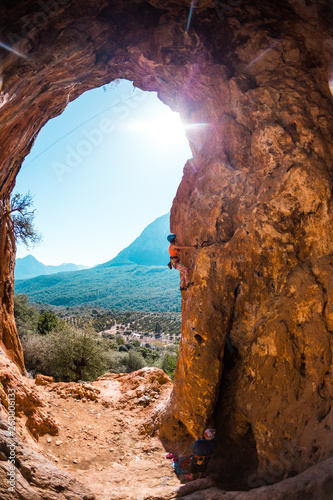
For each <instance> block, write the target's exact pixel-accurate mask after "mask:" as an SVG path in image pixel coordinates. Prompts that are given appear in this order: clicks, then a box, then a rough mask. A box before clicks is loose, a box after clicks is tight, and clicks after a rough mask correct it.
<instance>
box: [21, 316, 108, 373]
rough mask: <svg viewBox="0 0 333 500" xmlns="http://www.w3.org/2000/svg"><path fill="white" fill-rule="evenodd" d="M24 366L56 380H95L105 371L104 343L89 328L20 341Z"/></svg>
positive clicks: (70, 329)
mask: <svg viewBox="0 0 333 500" xmlns="http://www.w3.org/2000/svg"><path fill="white" fill-rule="evenodd" d="M22 344H23V352H24V358H25V363H26V367H27V369H28V370H32V371H33V372H35V373H37V372H38V373H42V374H44V375H51V376H53V377H55V378H56V379H57V380H63V381H75V382H77V381H79V380H94V379H95V378H97V377H99V376H100V375H102V374H103V373H105V372H106V366H107V358H106V354H105V351H106V346H105V342H104V341H103V340H102V339H101V338H100V337H99V336H98V335H97V334H96V333H95V332H94V330H92V329H90V328H82V329H78V328H73V327H68V326H67V327H65V328H63V329H61V330H58V331H53V332H52V333H50V334H49V335H47V336H41V335H31V336H29V337H25V338H24V339H23V343H22Z"/></svg>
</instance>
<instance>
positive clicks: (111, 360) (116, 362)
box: [107, 349, 146, 373]
mask: <svg viewBox="0 0 333 500" xmlns="http://www.w3.org/2000/svg"><path fill="white" fill-rule="evenodd" d="M144 366H146V363H145V361H144V359H143V357H142V356H141V354H140V353H138V352H136V351H134V350H133V349H132V350H130V352H114V353H108V361H107V368H108V371H110V372H111V373H132V372H134V371H136V370H140V368H143V367H144Z"/></svg>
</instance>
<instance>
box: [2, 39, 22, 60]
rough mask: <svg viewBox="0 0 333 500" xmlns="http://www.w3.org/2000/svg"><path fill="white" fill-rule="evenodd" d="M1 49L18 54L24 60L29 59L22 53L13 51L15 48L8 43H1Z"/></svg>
mask: <svg viewBox="0 0 333 500" xmlns="http://www.w3.org/2000/svg"><path fill="white" fill-rule="evenodd" d="M0 47H2V48H3V49H5V50H8V52H12V53H13V54H16V55H17V56H19V57H23V59H28V57H27V56H26V55H25V54H22V52H19V51H18V50H16V49H13V47H10V46H9V45H7V44H6V43H3V42H0Z"/></svg>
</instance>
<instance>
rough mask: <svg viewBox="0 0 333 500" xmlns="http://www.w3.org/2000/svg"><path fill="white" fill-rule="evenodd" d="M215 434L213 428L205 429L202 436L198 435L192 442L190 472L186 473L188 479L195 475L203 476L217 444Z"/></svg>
mask: <svg viewBox="0 0 333 500" xmlns="http://www.w3.org/2000/svg"><path fill="white" fill-rule="evenodd" d="M215 435H216V430H215V429H206V430H205V432H204V438H203V439H202V438H200V437H199V438H198V439H197V440H196V441H195V443H193V444H192V446H191V450H192V451H193V456H192V459H191V466H190V474H189V475H188V479H190V480H191V481H192V480H193V479H194V477H195V476H197V475H198V477H203V476H204V474H205V473H206V470H207V465H208V463H209V460H210V457H211V455H212V454H213V452H214V450H215V448H216V447H217V444H218V443H217V439H215Z"/></svg>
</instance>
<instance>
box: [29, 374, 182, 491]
mask: <svg viewBox="0 0 333 500" xmlns="http://www.w3.org/2000/svg"><path fill="white" fill-rule="evenodd" d="M34 383H35V382H34V381H31V384H34ZM171 387H172V383H171V381H170V379H169V378H168V377H167V376H166V375H165V374H164V373H163V372H162V371H161V370H157V369H150V368H144V369H142V370H140V371H139V372H136V373H135V376H133V375H132V374H128V375H115V374H109V375H106V376H104V377H101V378H99V379H98V380H96V381H95V382H93V383H92V384H74V383H70V384H64V383H58V384H57V383H51V384H47V385H44V386H40V390H41V391H42V392H43V399H44V400H45V401H46V402H47V405H48V409H49V411H50V412H51V413H52V416H53V417H54V418H55V419H56V420H57V421H58V423H59V424H60V427H61V428H60V430H59V434H58V435H57V436H50V435H49V434H45V435H44V436H43V437H41V438H39V441H38V442H37V443H36V444H35V449H37V450H38V451H39V452H41V453H42V454H43V455H44V456H45V457H46V458H48V459H49V460H51V461H52V462H54V464H56V465H58V466H59V467H60V468H61V469H63V470H65V471H67V472H69V473H70V474H71V475H73V476H74V477H75V478H76V479H78V480H79V481H80V482H81V483H83V484H84V485H85V486H87V487H89V489H90V490H91V491H92V492H93V493H94V494H95V495H96V499H97V500H111V499H112V500H123V499H133V500H134V499H136V500H141V499H142V500H143V499H145V498H148V497H149V498H160V497H162V498H165V497H166V498H167V497H168V496H169V495H171V494H172V492H173V491H175V490H177V489H178V488H179V487H180V486H181V484H180V482H179V480H178V479H177V477H176V475H175V473H174V472H173V467H172V463H171V461H170V460H167V459H166V458H165V455H166V450H165V449H164V448H163V446H162V444H161V441H160V440H159V439H158V438H157V437H152V436H149V435H148V434H147V432H148V433H153V428H154V420H155V419H156V418H157V417H158V413H159V409H160V408H161V407H162V406H163V404H164V402H165V401H166V399H167V398H168V396H169V393H170V390H171Z"/></svg>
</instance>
